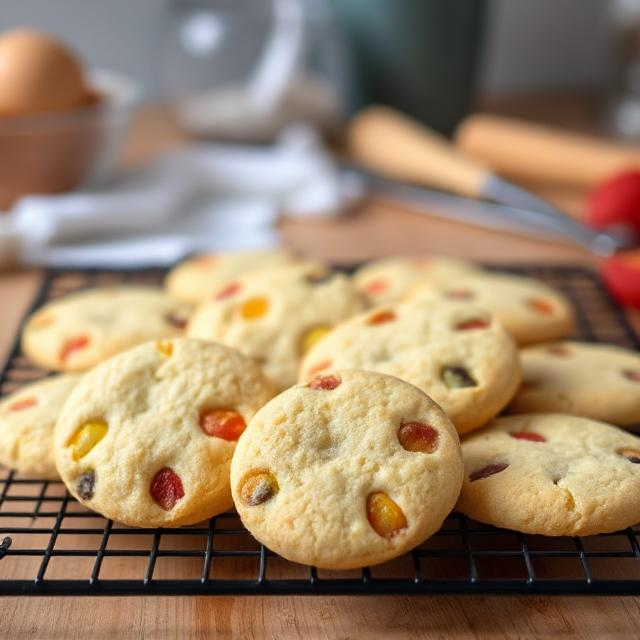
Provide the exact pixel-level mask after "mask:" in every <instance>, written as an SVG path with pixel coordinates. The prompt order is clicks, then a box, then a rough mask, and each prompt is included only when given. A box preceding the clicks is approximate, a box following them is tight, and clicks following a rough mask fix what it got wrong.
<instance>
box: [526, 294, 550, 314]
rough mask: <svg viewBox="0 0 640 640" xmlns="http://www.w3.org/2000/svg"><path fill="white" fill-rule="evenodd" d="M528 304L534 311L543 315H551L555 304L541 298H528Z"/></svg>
mask: <svg viewBox="0 0 640 640" xmlns="http://www.w3.org/2000/svg"><path fill="white" fill-rule="evenodd" d="M527 306H528V307H529V309H531V310H532V311H535V312H536V313H540V314H542V315H543V316H550V315H552V314H553V306H552V305H551V303H550V302H548V301H547V300H542V299H541V298H530V299H529V300H527Z"/></svg>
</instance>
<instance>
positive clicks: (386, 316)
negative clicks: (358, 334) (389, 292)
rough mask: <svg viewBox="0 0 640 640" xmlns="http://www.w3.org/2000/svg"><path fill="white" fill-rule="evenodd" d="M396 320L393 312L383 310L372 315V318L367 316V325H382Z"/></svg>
mask: <svg viewBox="0 0 640 640" xmlns="http://www.w3.org/2000/svg"><path fill="white" fill-rule="evenodd" d="M395 319H396V314H395V313H394V312H393V311H389V310H384V311H378V312H377V313H374V314H373V315H372V316H369V318H368V320H367V324H371V325H376V324H384V323H385V322H391V321H393V320H395Z"/></svg>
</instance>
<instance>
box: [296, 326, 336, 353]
mask: <svg viewBox="0 0 640 640" xmlns="http://www.w3.org/2000/svg"><path fill="white" fill-rule="evenodd" d="M330 331H331V327H329V326H327V325H320V326H318V327H314V328H313V329H309V331H307V332H306V333H305V334H304V336H302V343H301V344H302V353H303V354H304V353H308V352H309V351H311V349H313V347H315V346H316V345H317V344H318V342H320V340H322V338H324V337H325V336H326V335H327V334H328V333H329V332H330Z"/></svg>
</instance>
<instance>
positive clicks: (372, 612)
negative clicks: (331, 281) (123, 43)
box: [0, 110, 640, 639]
mask: <svg viewBox="0 0 640 640" xmlns="http://www.w3.org/2000/svg"><path fill="white" fill-rule="evenodd" d="M179 140H180V136H179V134H178V132H177V131H176V130H175V129H174V128H172V127H171V125H170V124H169V122H168V121H167V119H166V117H165V115H164V113H163V112H162V111H158V110H151V111H147V112H146V113H144V114H143V115H142V116H141V117H140V119H139V120H138V122H137V124H136V127H135V129H134V134H133V136H132V139H131V144H130V146H129V149H128V155H127V158H128V161H130V162H135V161H137V160H140V159H141V158H144V157H148V156H149V155H151V154H153V153H157V152H158V151H159V150H161V149H164V148H167V147H169V146H170V145H172V144H174V143H175V142H176V141H179ZM555 195H557V199H558V200H559V201H561V202H562V203H563V204H565V205H567V206H569V207H570V208H573V209H574V210H575V209H576V207H577V206H579V199H576V197H575V195H574V194H569V195H566V194H555ZM281 230H282V235H283V238H284V240H285V242H286V244H288V245H289V246H290V247H292V248H293V249H296V250H299V251H301V252H303V253H307V254H309V255H312V256H317V257H320V258H324V259H328V260H333V261H340V262H349V261H351V262H352V261H354V260H359V259H364V258H368V257H371V256H374V255H381V254H390V253H404V252H438V253H446V254H450V255H454V256H461V257H466V258H471V259H476V260H483V261H488V262H517V261H525V262H543V261H545V262H553V263H580V264H584V265H591V266H593V267H595V266H596V263H595V260H594V258H593V257H592V256H590V255H588V254H587V253H586V252H584V251H582V250H581V249H578V248H574V247H568V246H566V245H563V244H557V243H550V242H541V241H535V240H529V239H524V238H521V237H517V236H513V235H508V234H504V233H497V232H491V231H487V230H482V229H477V228H472V227H469V226H465V225H460V224H456V223H452V222H445V221H442V220H436V219H434V218H429V217H426V216H424V215H420V214H416V213H414V212H410V211H407V210H403V209H400V208H398V207H394V206H391V205H389V204H388V203H384V202H381V201H370V202H367V203H365V204H363V205H362V206H361V207H359V208H358V210H356V211H354V212H352V213H351V214H350V215H348V216H345V217H343V218H340V219H336V220H322V221H305V222H301V221H293V220H285V221H284V222H283V223H282V225H281ZM38 280H39V273H38V272H37V271H31V272H27V271H18V272H13V273H9V274H2V275H1V276H0V308H2V310H3V312H2V314H0V353H2V354H4V353H6V350H7V349H8V348H9V345H10V344H11V343H12V341H13V339H14V336H15V331H16V326H17V323H18V321H19V318H20V317H21V316H22V314H23V312H24V309H25V308H26V306H27V305H28V303H29V301H30V299H31V298H32V296H33V294H34V292H35V290H36V288H37V285H38ZM632 320H633V321H634V324H636V327H640V322H639V317H638V314H634V315H633V318H632ZM3 605H4V606H3V612H2V616H1V617H0V636H1V637H11V638H23V637H25V638H26V637H29V638H38V637H47V638H67V637H69V636H70V635H73V636H76V637H87V638H96V639H98V638H113V637H116V636H118V637H125V636H132V637H145V638H147V637H148V638H163V637H176V636H180V637H207V638H208V637H212V638H213V637H215V638H226V637H243V638H244V637H273V638H356V637H362V638H374V637H385V638H387V637H388V638H443V637H461V638H462V637H464V638H494V637H500V638H502V637H505V638H506V637H532V636H536V637H552V636H554V637H557V636H562V637H566V638H581V639H588V638H594V639H596V638H598V639H599V638H604V637H615V638H638V637H640V598H635V597H598V598H595V597H538V596H532V597H501V596H461V597H454V596H437V597H434V596H419V597H413V596H412V597H402V596H389V597H127V598H124V597H114V598H4V601H3Z"/></svg>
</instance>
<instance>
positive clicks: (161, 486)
mask: <svg viewBox="0 0 640 640" xmlns="http://www.w3.org/2000/svg"><path fill="white" fill-rule="evenodd" d="M272 395H273V393H272V388H271V386H270V384H269V382H268V381H267V379H266V378H265V376H264V374H263V373H262V372H261V371H260V368H259V367H258V366H257V365H256V364H255V363H254V362H252V361H251V360H250V359H249V358H246V357H244V356H243V355H241V354H240V353H238V352H237V351H235V350H234V349H230V348H229V347H224V346H222V345H218V344H213V343H209V342H202V341H200V340H189V339H186V338H177V339H173V340H171V339H167V340H159V341H157V342H148V343H145V344H143V345H139V346H138V347H135V348H134V349H131V350H130V351H126V352H125V353H121V354H119V355H117V356H114V357H113V358H111V359H110V360H108V361H107V362H104V363H102V364H101V365H98V366H97V367H96V368H95V369H92V370H91V371H90V372H89V373H87V374H86V375H85V377H84V378H83V379H82V380H81V382H80V383H79V384H78V386H77V387H76V388H75V389H74V391H73V392H72V393H71V395H70V396H69V399H68V400H67V402H66V404H65V406H64V408H63V409H62V412H61V414H60V418H59V419H58V423H57V425H56V429H55V442H54V449H55V456H56V465H57V467H58V471H59V473H60V476H61V478H62V480H63V481H64V482H65V484H66V485H67V488H68V489H69V491H70V492H71V493H72V494H73V495H74V496H75V497H76V498H78V500H80V501H81V502H83V503H84V504H85V505H87V506H88V507H89V508H90V509H93V510H94V511H97V512H98V513H101V514H102V515H103V516H105V517H106V518H112V519H114V520H117V521H119V522H123V523H125V524H128V525H132V526H137V527H159V526H162V527H177V526H181V525H187V524H193V523H195V522H200V521H201V520H204V519H205V518H209V517H210V516H213V515H215V514H217V513H220V512H222V511H225V510H226V509H228V508H229V507H230V506H231V504H232V502H231V492H230V487H229V466H230V463H231V456H232V454H233V450H234V449H235V446H236V441H237V439H238V438H239V437H240V434H241V433H242V432H243V431H244V428H245V426H246V423H248V422H249V420H250V419H251V418H252V417H253V415H254V413H255V412H256V411H257V409H258V408H259V407H261V406H262V405H264V404H265V402H267V400H268V399H269V398H270V397H271V396H272Z"/></svg>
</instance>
